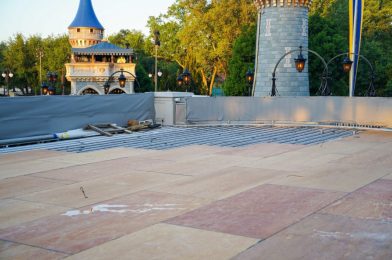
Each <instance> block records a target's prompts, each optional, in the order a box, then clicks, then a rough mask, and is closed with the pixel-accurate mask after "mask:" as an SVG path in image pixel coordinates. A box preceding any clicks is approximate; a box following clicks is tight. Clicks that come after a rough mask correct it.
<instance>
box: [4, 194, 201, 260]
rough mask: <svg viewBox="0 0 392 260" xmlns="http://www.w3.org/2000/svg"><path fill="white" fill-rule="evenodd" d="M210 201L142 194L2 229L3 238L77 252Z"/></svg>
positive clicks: (51, 248)
mask: <svg viewBox="0 0 392 260" xmlns="http://www.w3.org/2000/svg"><path fill="white" fill-rule="evenodd" d="M207 202H208V201H207V200H203V199H198V198H194V197H185V196H178V195H173V194H167V193H158V192H146V191H144V192H138V193H134V194H131V195H128V196H124V197H119V198H117V199H113V200H108V201H104V202H102V203H99V204H94V205H90V206H88V207H84V208H80V209H73V210H70V211H67V212H63V213H62V214H55V215H52V216H49V217H45V218H41V219H38V220H35V221H31V222H28V223H24V224H23V225H18V226H12V227H9V228H6V229H2V230H0V239H3V240H8V241H13V242H18V243H23V244H28V245H33V246H38V247H41V248H46V249H49V250H55V251H60V252H65V253H77V252H80V251H82V250H85V249H88V248H91V247H94V246H97V245H100V244H102V243H104V242H107V241H110V240H113V239H115V238H118V237H121V236H124V235H127V234H129V233H132V232H135V231H138V230H140V229H142V228H145V227H147V226H149V225H153V224H155V223H158V222H160V221H164V220H166V219H169V218H171V217H174V216H177V215H180V214H182V213H185V212H188V211H190V210H192V209H194V208H197V207H200V206H202V205H205V203H207Z"/></svg>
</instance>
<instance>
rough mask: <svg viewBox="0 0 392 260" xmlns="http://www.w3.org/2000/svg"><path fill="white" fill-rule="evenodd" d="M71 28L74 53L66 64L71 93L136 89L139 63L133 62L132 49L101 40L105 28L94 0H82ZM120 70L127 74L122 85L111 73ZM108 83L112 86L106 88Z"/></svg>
mask: <svg viewBox="0 0 392 260" xmlns="http://www.w3.org/2000/svg"><path fill="white" fill-rule="evenodd" d="M68 30H69V41H70V43H71V45H72V53H71V60H70V62H69V63H67V64H65V67H66V69H67V74H66V77H67V80H68V81H70V82H71V94H72V95H86V94H88V95H92V94H99V95H104V94H124V93H126V94H132V93H134V92H135V91H134V81H135V79H136V76H135V75H136V71H135V68H136V64H135V63H133V60H134V53H133V50H132V49H130V48H121V47H119V46H116V45H114V44H111V43H109V42H107V41H104V40H102V39H103V32H104V28H103V27H102V25H101V24H100V22H99V21H98V19H97V17H96V16H95V12H94V9H93V6H92V4H91V0H80V3H79V9H78V12H77V14H76V17H75V19H74V20H73V22H72V23H71V25H70V26H69V27H68ZM120 71H124V75H123V74H121V75H123V77H126V82H125V85H124V84H122V85H120V84H119V82H118V81H116V80H113V78H112V77H111V76H116V77H118V76H119V75H118V74H117V75H113V74H116V73H118V72H120ZM110 80H111V81H110ZM109 81H110V82H109ZM105 83H109V85H110V88H109V89H107V88H105ZM106 86H107V85H106Z"/></svg>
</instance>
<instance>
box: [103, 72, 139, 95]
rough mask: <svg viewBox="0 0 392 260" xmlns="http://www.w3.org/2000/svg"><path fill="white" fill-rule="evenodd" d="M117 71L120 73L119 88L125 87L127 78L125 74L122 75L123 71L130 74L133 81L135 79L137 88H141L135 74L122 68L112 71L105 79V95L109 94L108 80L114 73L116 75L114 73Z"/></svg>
mask: <svg viewBox="0 0 392 260" xmlns="http://www.w3.org/2000/svg"><path fill="white" fill-rule="evenodd" d="M118 73H120V76H119V77H118V84H119V85H120V87H121V88H124V87H125V84H126V83H127V78H126V77H125V75H124V73H127V74H129V75H131V76H132V77H133V78H134V79H135V81H136V83H137V85H138V87H139V89H141V88H140V84H139V81H138V80H137V78H136V76H135V75H134V74H133V73H131V72H129V71H126V70H124V69H121V70H118V71H115V72H113V73H112V75H110V76H109V78H108V79H107V80H106V82H105V84H104V85H103V88H104V92H105V95H107V94H109V90H110V81H112V80H113V77H114V75H116V74H118Z"/></svg>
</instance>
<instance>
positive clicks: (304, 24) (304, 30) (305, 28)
mask: <svg viewBox="0 0 392 260" xmlns="http://www.w3.org/2000/svg"><path fill="white" fill-rule="evenodd" d="M302 36H303V37H308V21H307V19H302Z"/></svg>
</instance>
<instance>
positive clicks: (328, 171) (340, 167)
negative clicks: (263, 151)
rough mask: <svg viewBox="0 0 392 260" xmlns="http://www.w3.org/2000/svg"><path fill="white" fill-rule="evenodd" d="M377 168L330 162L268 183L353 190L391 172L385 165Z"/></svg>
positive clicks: (345, 190)
mask: <svg viewBox="0 0 392 260" xmlns="http://www.w3.org/2000/svg"><path fill="white" fill-rule="evenodd" d="M375 168H377V166H373V165H372V164H368V165H366V166H362V167H356V165H355V164H354V165H350V164H345V163H330V164H328V165H325V166H324V167H320V168H317V167H313V168H310V169H307V170H303V171H300V172H298V173H297V174H292V175H290V176H286V177H281V178H276V179H273V180H271V181H269V182H268V183H272V184H279V185H289V186H296V187H306V188H314V189H325V190H334V191H342V192H352V191H355V190H356V189H358V188H361V187H362V186H364V185H366V184H368V183H370V182H373V181H375V180H377V179H379V178H382V177H383V176H385V175H386V174H388V172H390V170H389V169H388V168H385V167H382V168H377V169H375ZM370 173H371V174H370Z"/></svg>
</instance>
